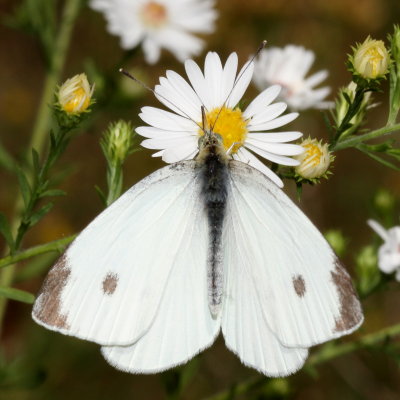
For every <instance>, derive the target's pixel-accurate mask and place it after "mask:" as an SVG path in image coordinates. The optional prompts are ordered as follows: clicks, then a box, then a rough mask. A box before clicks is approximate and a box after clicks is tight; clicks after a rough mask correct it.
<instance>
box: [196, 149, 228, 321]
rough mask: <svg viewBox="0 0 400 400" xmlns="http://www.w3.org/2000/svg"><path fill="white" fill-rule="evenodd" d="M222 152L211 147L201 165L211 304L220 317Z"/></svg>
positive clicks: (224, 177) (223, 202) (224, 169)
mask: <svg viewBox="0 0 400 400" xmlns="http://www.w3.org/2000/svg"><path fill="white" fill-rule="evenodd" d="M218 150H219V149H217V148H215V147H214V146H210V147H209V148H208V154H207V155H206V156H205V157H204V159H203V162H202V165H201V179H202V193H203V199H204V204H205V208H206V212H207V217H208V224H209V256H208V271H207V280H208V304H209V307H210V310H211V312H212V314H213V315H217V314H218V311H219V309H220V306H221V300H222V292H223V271H222V262H221V261H222V260H221V237H222V227H223V222H224V216H225V208H226V198H227V179H228V170H227V166H226V162H225V160H224V159H223V158H222V157H221V156H220V155H219V154H218V153H219V152H218Z"/></svg>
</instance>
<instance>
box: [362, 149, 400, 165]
mask: <svg viewBox="0 0 400 400" xmlns="http://www.w3.org/2000/svg"><path fill="white" fill-rule="evenodd" d="M356 148H357V149H358V150H360V151H362V152H363V153H364V154H366V155H367V156H369V157H371V158H372V159H373V160H375V161H378V162H379V163H381V164H383V165H385V166H386V167H388V168H392V169H394V170H395V171H400V167H398V166H397V165H395V164H393V163H391V162H390V161H388V160H385V159H384V158H382V157H380V156H378V155H377V154H374V153H372V152H371V151H369V150H368V149H367V148H365V145H358V146H356Z"/></svg>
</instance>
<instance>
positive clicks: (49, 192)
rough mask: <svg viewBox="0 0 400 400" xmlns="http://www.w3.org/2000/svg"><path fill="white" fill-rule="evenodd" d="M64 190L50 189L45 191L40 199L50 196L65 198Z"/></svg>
mask: <svg viewBox="0 0 400 400" xmlns="http://www.w3.org/2000/svg"><path fill="white" fill-rule="evenodd" d="M65 194H66V193H65V192H64V190H61V189H49V190H45V191H44V192H43V193H41V194H40V197H49V196H65Z"/></svg>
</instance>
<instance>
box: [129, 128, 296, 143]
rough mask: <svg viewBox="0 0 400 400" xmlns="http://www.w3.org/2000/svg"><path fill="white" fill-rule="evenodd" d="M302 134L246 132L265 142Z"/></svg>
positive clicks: (273, 141)
mask: <svg viewBox="0 0 400 400" xmlns="http://www.w3.org/2000/svg"><path fill="white" fill-rule="evenodd" d="M136 130H137V128H136ZM302 136H303V134H302V133H301V132H250V133H248V134H247V138H248V139H256V140H258V141H260V142H265V143H285V142H291V141H292V140H296V139H298V138H300V137H302Z"/></svg>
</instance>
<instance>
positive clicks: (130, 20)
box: [89, 0, 218, 64]
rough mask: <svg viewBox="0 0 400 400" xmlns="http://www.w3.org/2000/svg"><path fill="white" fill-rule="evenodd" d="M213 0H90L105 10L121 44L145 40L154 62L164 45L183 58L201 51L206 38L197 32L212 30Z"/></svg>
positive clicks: (133, 44)
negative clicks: (200, 36) (198, 35)
mask: <svg viewBox="0 0 400 400" xmlns="http://www.w3.org/2000/svg"><path fill="white" fill-rule="evenodd" d="M214 3H215V1H214V0H91V1H90V3H89V4H90V6H91V7H92V8H93V9H95V10H98V11H101V12H102V13H103V14H104V17H105V18H106V20H107V23H108V30H109V32H110V33H112V34H114V35H117V36H119V37H120V39H121V47H122V48H124V49H132V48H134V47H136V46H137V45H139V44H140V43H141V44H142V48H143V52H144V56H145V59H146V61H147V62H148V63H150V64H154V63H156V62H157V61H158V59H159V58H160V52H161V49H162V48H164V49H167V50H168V51H170V52H171V53H172V54H174V55H175V57H177V58H178V59H179V60H181V61H183V60H185V59H187V58H189V57H191V56H192V55H198V54H199V53H200V52H201V51H202V49H203V46H204V42H203V41H202V40H201V39H200V38H198V37H197V36H195V35H194V34H198V33H200V34H203V33H211V32H213V31H214V21H215V19H216V18H217V15H218V14H217V11H216V10H215V8H214Z"/></svg>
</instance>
